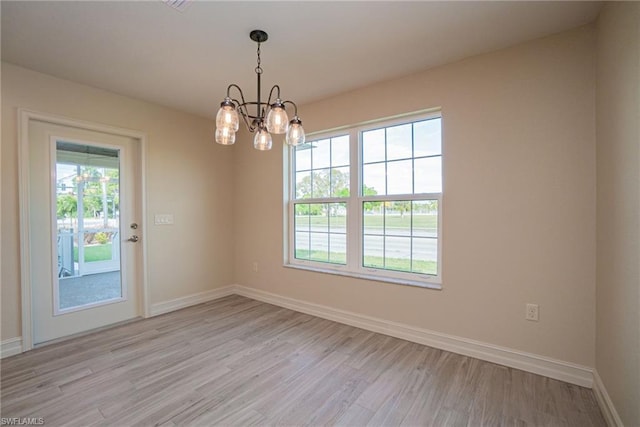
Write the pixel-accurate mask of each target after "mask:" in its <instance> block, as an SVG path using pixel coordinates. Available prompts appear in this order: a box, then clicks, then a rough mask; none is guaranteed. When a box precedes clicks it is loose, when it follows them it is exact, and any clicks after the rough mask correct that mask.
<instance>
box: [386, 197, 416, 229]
mask: <svg viewBox="0 0 640 427" xmlns="http://www.w3.org/2000/svg"><path fill="white" fill-rule="evenodd" d="M384 233H385V234H386V235H387V236H390V235H393V236H408V237H409V236H411V202H410V201H398V202H386V203H385V225H384Z"/></svg>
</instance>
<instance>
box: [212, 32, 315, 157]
mask: <svg viewBox="0 0 640 427" xmlns="http://www.w3.org/2000/svg"><path fill="white" fill-rule="evenodd" d="M249 37H250V38H251V40H253V41H254V42H256V43H257V44H258V52H257V53H258V66H257V67H256V68H255V72H256V77H257V80H258V100H257V101H245V98H244V93H243V92H242V89H240V86H238V85H236V84H230V85H229V87H227V96H226V97H225V98H224V101H222V102H221V103H220V109H219V110H218V114H217V115H216V142H217V143H218V144H222V145H231V144H233V143H234V142H236V132H237V131H238V128H239V124H240V120H239V117H238V112H239V113H240V115H241V116H242V119H243V120H244V123H245V125H246V126H247V129H249V132H251V133H255V137H254V138H253V147H254V148H255V149H257V150H263V151H264V150H270V149H271V145H272V143H273V142H272V138H271V134H283V133H284V134H285V139H284V140H285V142H286V143H287V144H289V145H294V146H295V145H298V144H303V143H304V138H305V135H304V129H303V128H302V120H300V118H299V117H298V107H297V106H296V104H295V103H293V102H292V101H283V100H282V99H280V86H278V85H274V86H273V87H272V88H271V90H270V91H269V98H268V99H267V102H263V101H261V100H260V99H261V98H260V78H261V76H262V67H261V66H260V44H261V43H264V42H266V41H267V39H268V38H269V35H268V34H267V33H266V32H264V31H262V30H253V31H251V33H250V34H249ZM231 89H236V91H237V92H238V94H239V99H238V98H232V96H231ZM274 92H275V99H273V96H274ZM287 104H290V105H291V106H293V111H294V113H293V114H294V115H293V119H291V121H289V116H288V115H287V111H286V109H285V106H286V105H287ZM253 107H255V115H252V114H251V113H250V112H249V110H250V109H253Z"/></svg>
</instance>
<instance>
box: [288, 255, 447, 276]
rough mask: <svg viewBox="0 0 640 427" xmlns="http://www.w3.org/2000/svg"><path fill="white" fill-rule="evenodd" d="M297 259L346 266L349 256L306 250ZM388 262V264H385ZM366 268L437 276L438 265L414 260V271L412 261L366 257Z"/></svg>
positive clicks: (364, 263)
mask: <svg viewBox="0 0 640 427" xmlns="http://www.w3.org/2000/svg"><path fill="white" fill-rule="evenodd" d="M295 257H296V258H297V259H302V260H309V261H318V262H326V263H329V264H343V265H344V264H346V262H347V254H345V253H333V252H332V253H329V254H327V252H326V251H309V250H306V249H298V250H296V255H295ZM385 261H386V264H385ZM363 266H364V267H371V268H380V269H385V270H393V271H402V272H407V273H422V274H433V275H435V274H437V273H438V263H437V262H435V261H428V260H415V259H414V260H413V269H411V260H409V259H404V258H387V259H386V260H385V259H384V258H382V257H378V256H366V257H364V262H363Z"/></svg>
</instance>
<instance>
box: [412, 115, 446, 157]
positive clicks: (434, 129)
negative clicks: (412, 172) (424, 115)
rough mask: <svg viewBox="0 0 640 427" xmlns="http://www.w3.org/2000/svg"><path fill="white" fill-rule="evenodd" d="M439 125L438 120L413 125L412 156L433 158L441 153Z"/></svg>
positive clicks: (439, 120) (439, 121)
mask: <svg viewBox="0 0 640 427" xmlns="http://www.w3.org/2000/svg"><path fill="white" fill-rule="evenodd" d="M441 125H442V124H441V119H439V118H438V119H431V120H424V121H421V122H417V123H414V124H413V149H414V156H416V157H422V156H434V155H438V154H441V153H442V148H441V144H442V135H441Z"/></svg>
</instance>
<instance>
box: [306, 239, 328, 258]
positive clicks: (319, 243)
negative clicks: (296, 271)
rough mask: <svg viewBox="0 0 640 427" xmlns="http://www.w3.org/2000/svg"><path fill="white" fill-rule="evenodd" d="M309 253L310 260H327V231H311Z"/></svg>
mask: <svg viewBox="0 0 640 427" xmlns="http://www.w3.org/2000/svg"><path fill="white" fill-rule="evenodd" d="M310 249H311V253H310V254H309V259H310V260H312V261H323V262H328V261H329V233H311V248H310Z"/></svg>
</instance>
